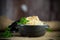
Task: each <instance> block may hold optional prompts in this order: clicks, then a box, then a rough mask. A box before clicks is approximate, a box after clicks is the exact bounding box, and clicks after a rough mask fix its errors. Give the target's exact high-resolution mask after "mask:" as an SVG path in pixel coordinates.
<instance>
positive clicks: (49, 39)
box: [1, 31, 60, 40]
mask: <svg viewBox="0 0 60 40" xmlns="http://www.w3.org/2000/svg"><path fill="white" fill-rule="evenodd" d="M15 34H16V35H19V34H18V33H15ZM1 39H4V38H1ZM5 39H9V40H60V32H58V31H55V32H46V33H45V35H44V36H41V37H18V36H14V37H11V38H5Z"/></svg>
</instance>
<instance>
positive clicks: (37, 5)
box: [0, 0, 60, 21]
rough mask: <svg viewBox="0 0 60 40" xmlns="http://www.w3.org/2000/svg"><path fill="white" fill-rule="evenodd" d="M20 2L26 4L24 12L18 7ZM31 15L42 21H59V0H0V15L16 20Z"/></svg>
mask: <svg viewBox="0 0 60 40" xmlns="http://www.w3.org/2000/svg"><path fill="white" fill-rule="evenodd" d="M22 4H26V5H27V6H28V11H27V12H26V13H25V12H23V11H22V10H21V8H20V6H21V5H22ZM32 15H37V16H39V18H40V19H41V20H43V21H60V0H0V16H7V17H8V18H9V19H12V20H18V19H19V18H21V17H24V16H32Z"/></svg>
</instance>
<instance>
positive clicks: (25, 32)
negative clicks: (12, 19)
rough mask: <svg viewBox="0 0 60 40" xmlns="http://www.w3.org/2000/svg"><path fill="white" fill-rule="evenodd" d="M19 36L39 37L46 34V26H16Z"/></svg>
mask: <svg viewBox="0 0 60 40" xmlns="http://www.w3.org/2000/svg"><path fill="white" fill-rule="evenodd" d="M17 27H18V29H19V33H20V34H21V36H27V37H39V36H43V35H44V34H45V33H46V28H48V25H18V26H17Z"/></svg>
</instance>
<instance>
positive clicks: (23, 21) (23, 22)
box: [17, 17, 29, 25]
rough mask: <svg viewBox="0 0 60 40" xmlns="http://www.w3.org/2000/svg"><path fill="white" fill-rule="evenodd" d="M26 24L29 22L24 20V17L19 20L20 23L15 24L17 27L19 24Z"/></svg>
mask: <svg viewBox="0 0 60 40" xmlns="http://www.w3.org/2000/svg"><path fill="white" fill-rule="evenodd" d="M27 22H29V20H26V18H25V17H22V18H21V19H20V21H19V22H17V24H18V25H19V24H26V23H27Z"/></svg>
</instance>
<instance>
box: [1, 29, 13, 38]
mask: <svg viewBox="0 0 60 40" xmlns="http://www.w3.org/2000/svg"><path fill="white" fill-rule="evenodd" d="M0 37H3V38H8V37H12V33H11V32H10V28H6V30H5V31H4V32H3V33H1V34H0Z"/></svg>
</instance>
